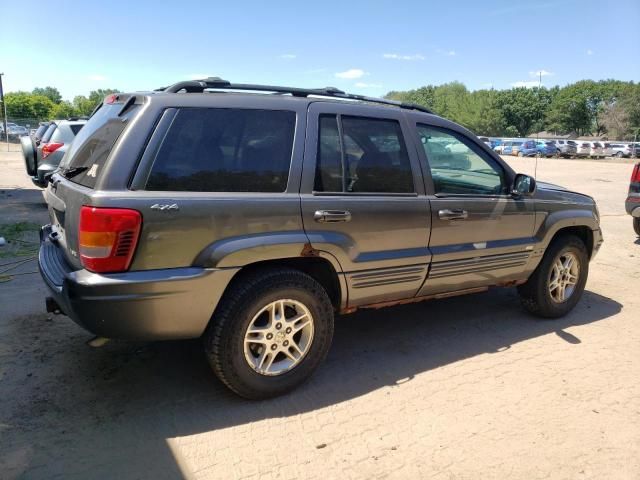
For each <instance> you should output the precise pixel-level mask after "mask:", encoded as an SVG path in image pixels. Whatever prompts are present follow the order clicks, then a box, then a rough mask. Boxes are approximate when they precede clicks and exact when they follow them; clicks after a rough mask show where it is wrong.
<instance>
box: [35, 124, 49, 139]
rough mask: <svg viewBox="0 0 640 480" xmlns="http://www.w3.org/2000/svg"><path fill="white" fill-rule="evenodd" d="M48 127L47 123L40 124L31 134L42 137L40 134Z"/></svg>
mask: <svg viewBox="0 0 640 480" xmlns="http://www.w3.org/2000/svg"><path fill="white" fill-rule="evenodd" d="M48 128H49V125H40V126H39V127H38V129H37V130H36V133H35V134H34V135H33V136H34V137H36V138H42V136H43V135H44V133H45V132H46V131H47V129H48Z"/></svg>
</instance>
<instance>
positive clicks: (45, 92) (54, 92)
mask: <svg viewBox="0 0 640 480" xmlns="http://www.w3.org/2000/svg"><path fill="white" fill-rule="evenodd" d="M31 93H33V94H34V95H42V96H44V97H47V98H48V99H49V100H51V101H52V102H53V103H60V102H61V101H62V95H60V92H59V91H58V89H57V88H55V87H44V88H40V87H36V88H34V89H33V91H32V92H31Z"/></svg>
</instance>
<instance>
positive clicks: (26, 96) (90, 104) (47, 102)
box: [0, 87, 118, 122]
mask: <svg viewBox="0 0 640 480" xmlns="http://www.w3.org/2000/svg"><path fill="white" fill-rule="evenodd" d="M111 93H118V90H113V89H100V90H93V91H92V92H91V93H90V94H89V96H88V97H85V96H84V95H78V96H76V97H75V98H74V99H73V101H72V102H69V101H66V100H63V99H62V95H60V92H59V91H58V89H57V88H55V87H44V88H40V87H38V88H34V89H33V91H32V92H11V93H7V94H5V96H4V100H5V102H6V104H7V117H8V119H9V120H11V119H20V118H24V119H33V121H36V122H39V121H45V120H53V119H55V118H68V117H75V116H88V115H91V112H93V109H94V108H95V107H96V105H98V104H99V103H100V102H102V101H103V100H104V97H106V96H107V95H109V94H111ZM1 115H2V112H0V118H1Z"/></svg>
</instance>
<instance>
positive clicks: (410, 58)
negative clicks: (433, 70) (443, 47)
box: [382, 53, 424, 61]
mask: <svg viewBox="0 0 640 480" xmlns="http://www.w3.org/2000/svg"><path fill="white" fill-rule="evenodd" d="M382 58H388V59H392V60H407V61H413V60H424V55H421V54H419V53H414V54H413V55H400V54H397V53H383V54H382Z"/></svg>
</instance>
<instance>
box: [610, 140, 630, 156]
mask: <svg viewBox="0 0 640 480" xmlns="http://www.w3.org/2000/svg"><path fill="white" fill-rule="evenodd" d="M609 145H610V146H611V155H612V156H614V157H618V158H623V157H625V158H629V157H631V156H632V151H631V149H632V145H631V144H629V143H611V144H609Z"/></svg>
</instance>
